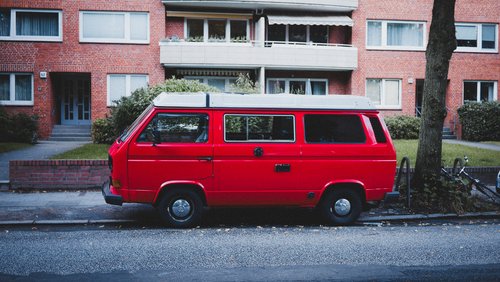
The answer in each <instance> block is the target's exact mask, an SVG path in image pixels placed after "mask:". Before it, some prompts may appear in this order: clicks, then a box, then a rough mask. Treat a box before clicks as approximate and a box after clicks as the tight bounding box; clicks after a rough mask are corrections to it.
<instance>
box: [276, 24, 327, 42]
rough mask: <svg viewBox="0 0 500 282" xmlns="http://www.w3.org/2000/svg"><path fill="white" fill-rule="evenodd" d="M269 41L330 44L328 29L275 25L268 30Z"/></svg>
mask: <svg viewBox="0 0 500 282" xmlns="http://www.w3.org/2000/svg"><path fill="white" fill-rule="evenodd" d="M267 40H268V41H274V42H286V43H288V42H299V43H301V42H311V43H328V27H327V26H309V25H282V24H273V25H269V27H268V29H267Z"/></svg>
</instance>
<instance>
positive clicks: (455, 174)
mask: <svg viewBox="0 0 500 282" xmlns="http://www.w3.org/2000/svg"><path fill="white" fill-rule="evenodd" d="M464 161H465V163H464ZM468 162H469V158H468V157H467V156H464V158H463V160H462V159H461V158H456V159H455V160H454V161H453V168H452V170H451V174H450V173H449V172H448V171H447V170H446V169H444V168H441V172H442V174H444V175H445V176H446V177H448V178H449V179H458V180H459V181H461V182H462V184H463V185H464V186H470V188H472V187H474V188H475V190H477V191H479V192H480V193H482V194H484V195H486V196H487V197H488V198H490V200H491V201H492V202H493V203H494V204H496V205H500V203H497V201H498V200H499V199H500V194H498V193H497V192H496V191H493V190H491V189H490V188H488V187H487V186H486V185H485V184H484V183H482V182H481V181H480V180H479V179H477V178H475V177H473V176H472V175H470V174H469V173H467V171H465V168H466V166H467V163H468ZM495 197H496V198H495Z"/></svg>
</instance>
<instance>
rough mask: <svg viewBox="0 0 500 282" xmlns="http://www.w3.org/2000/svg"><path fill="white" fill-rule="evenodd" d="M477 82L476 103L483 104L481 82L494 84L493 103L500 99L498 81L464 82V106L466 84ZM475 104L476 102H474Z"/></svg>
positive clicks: (463, 102) (463, 101)
mask: <svg viewBox="0 0 500 282" xmlns="http://www.w3.org/2000/svg"><path fill="white" fill-rule="evenodd" d="M466 82H475V83H476V90H477V92H476V102H478V103H481V82H493V101H496V100H497V97H498V81H496V80H464V81H463V83H462V105H463V104H465V83H466ZM472 102H474V101H472Z"/></svg>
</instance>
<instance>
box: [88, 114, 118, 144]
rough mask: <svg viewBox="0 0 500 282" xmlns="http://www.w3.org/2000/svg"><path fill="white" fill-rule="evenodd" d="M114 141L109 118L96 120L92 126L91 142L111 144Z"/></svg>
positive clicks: (113, 131) (114, 134)
mask: <svg viewBox="0 0 500 282" xmlns="http://www.w3.org/2000/svg"><path fill="white" fill-rule="evenodd" d="M115 139H116V133H115V130H114V128H113V123H112V121H111V119H110V118H101V119H96V120H95V121H94V123H93V124H92V140H94V143H99V144H111V143H113V142H114V141H115Z"/></svg>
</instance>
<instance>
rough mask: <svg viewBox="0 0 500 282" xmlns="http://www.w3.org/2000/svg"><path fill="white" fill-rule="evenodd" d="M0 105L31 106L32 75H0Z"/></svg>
mask: <svg viewBox="0 0 500 282" xmlns="http://www.w3.org/2000/svg"><path fill="white" fill-rule="evenodd" d="M0 105H17V106H32V105H33V75H32V74H26V73H0Z"/></svg>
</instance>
